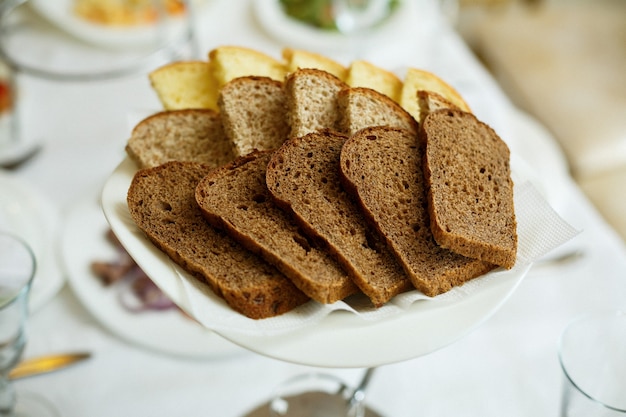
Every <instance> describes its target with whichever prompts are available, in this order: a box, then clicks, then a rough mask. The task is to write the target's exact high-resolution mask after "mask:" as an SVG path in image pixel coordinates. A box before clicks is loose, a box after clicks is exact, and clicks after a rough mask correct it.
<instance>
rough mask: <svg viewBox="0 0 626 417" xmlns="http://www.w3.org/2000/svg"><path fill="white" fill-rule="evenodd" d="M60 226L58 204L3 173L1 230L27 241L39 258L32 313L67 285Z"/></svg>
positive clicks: (24, 183)
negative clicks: (59, 243) (59, 250)
mask: <svg viewBox="0 0 626 417" xmlns="http://www.w3.org/2000/svg"><path fill="white" fill-rule="evenodd" d="M58 225H59V216H58V213H57V212H56V210H55V209H54V204H52V203H51V202H49V201H48V200H47V199H46V198H44V196H43V194H42V193H41V192H39V191H38V190H36V189H35V188H34V187H32V186H31V185H30V184H29V183H27V182H25V181H22V180H19V179H18V178H16V177H13V176H11V175H9V174H6V173H4V172H3V171H1V170H0V230H6V231H8V232H11V233H13V234H15V235H17V236H19V237H21V238H22V239H24V240H25V241H26V242H27V243H28V244H29V245H30V247H31V249H32V250H33V253H34V254H35V258H36V259H37V271H36V272H35V279H34V281H33V287H32V289H31V294H30V306H29V307H30V311H31V313H32V312H36V311H37V310H39V309H40V308H41V307H42V306H43V305H44V304H45V303H46V302H48V301H49V300H50V299H51V298H52V297H54V296H55V295H56V293H57V292H58V291H59V290H60V289H61V287H62V286H63V283H64V279H63V274H62V272H61V269H60V267H59V263H58V258H57V256H58V253H57V246H56V242H57V239H56V238H57V230H58Z"/></svg>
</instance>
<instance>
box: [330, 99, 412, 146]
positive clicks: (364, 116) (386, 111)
mask: <svg viewBox="0 0 626 417" xmlns="http://www.w3.org/2000/svg"><path fill="white" fill-rule="evenodd" d="M337 103H338V108H339V114H340V121H339V130H340V131H341V132H342V133H345V134H347V135H350V136H351V135H354V134H355V133H356V132H357V131H358V130H360V129H363V128H365V127H370V126H384V125H388V126H393V127H399V128H402V129H407V130H410V131H412V132H415V133H416V134H417V129H418V125H417V122H416V121H415V119H413V116H411V115H410V114H409V113H408V112H407V111H406V110H404V109H403V108H402V107H400V105H399V104H398V103H396V102H395V101H393V100H392V99H390V98H389V97H387V96H386V95H384V94H382V93H379V92H378V91H375V90H372V89H370V88H365V87H353V88H346V89H343V90H341V91H340V92H339V95H338V97H337Z"/></svg>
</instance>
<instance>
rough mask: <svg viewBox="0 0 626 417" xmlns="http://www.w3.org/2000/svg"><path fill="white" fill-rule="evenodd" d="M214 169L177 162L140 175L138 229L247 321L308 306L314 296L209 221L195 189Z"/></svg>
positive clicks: (132, 198)
mask: <svg viewBox="0 0 626 417" xmlns="http://www.w3.org/2000/svg"><path fill="white" fill-rule="evenodd" d="M210 170H211V168H210V167H208V166H205V165H201V164H197V163H194V162H178V161H172V162H168V163H166V164H163V165H159V166H158V167H155V168H148V169H144V170H140V171H137V173H136V174H135V176H134V177H133V180H132V182H131V185H130V188H129V190H128V197H127V200H128V209H129V211H130V215H131V217H132V219H133V220H134V222H135V223H136V225H137V226H138V227H139V229H141V230H142V231H143V232H144V233H145V235H146V236H147V237H148V239H149V240H150V241H151V242H152V243H153V244H154V245H155V246H156V247H158V248H159V249H161V250H162V251H163V252H165V253H166V254H167V255H168V256H169V257H170V258H171V259H172V260H173V261H174V262H175V263H177V264H178V265H179V266H180V267H182V268H183V269H184V270H186V271H187V272H189V273H190V274H192V275H194V276H196V277H198V278H199V279H201V280H202V281H204V282H205V283H206V284H208V286H209V287H210V288H211V290H213V292H214V293H215V294H216V295H218V296H219V297H222V298H223V299H224V300H225V301H226V303H227V304H228V305H229V306H230V307H231V308H233V309H234V310H236V311H238V312H239V313H241V314H243V315H245V316H247V317H250V318H253V319H261V318H266V317H273V316H277V315H279V314H282V313H285V312H287V311H289V310H291V309H293V308H295V307H297V306H298V305H300V304H303V303H305V302H306V301H307V300H308V297H307V296H306V295H304V294H303V293H302V292H301V291H300V290H298V289H297V288H296V287H295V286H294V285H293V284H292V282H291V281H290V280H289V279H287V278H286V277H285V276H284V275H282V274H281V273H280V272H278V271H277V270H276V269H275V268H274V267H272V266H270V265H269V264H267V263H266V262H265V261H263V260H262V259H261V258H259V257H257V256H256V255H254V254H252V253H251V252H248V251H247V250H245V249H244V248H243V247H241V246H240V245H239V244H237V243H236V242H235V241H233V240H232V239H230V238H229V237H228V236H226V235H225V234H223V233H221V232H218V231H216V229H214V228H213V227H211V226H210V225H209V224H208V223H207V222H206V220H205V219H204V217H203V216H202V212H201V211H200V208H199V207H198V205H197V203H196V200H195V189H196V186H197V184H198V183H199V182H200V180H201V179H202V178H203V177H204V176H206V175H207V174H208V173H209V171H210Z"/></svg>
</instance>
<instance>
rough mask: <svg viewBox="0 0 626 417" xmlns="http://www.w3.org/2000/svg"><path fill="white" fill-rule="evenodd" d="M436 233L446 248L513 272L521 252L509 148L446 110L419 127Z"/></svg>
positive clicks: (463, 115) (470, 119)
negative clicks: (423, 146) (423, 147)
mask: <svg viewBox="0 0 626 417" xmlns="http://www.w3.org/2000/svg"><path fill="white" fill-rule="evenodd" d="M420 140H421V141H423V143H424V144H425V146H426V152H425V154H424V163H423V169H424V176H425V178H426V183H427V186H428V188H427V190H428V194H427V195H428V210H429V215H430V223H431V229H432V232H433V235H434V237H435V240H436V241H437V243H439V244H440V245H441V246H443V247H445V248H448V249H450V250H453V251H454V252H457V253H459V254H462V255H464V256H467V257H470V258H476V259H482V260H484V261H486V262H490V263H493V264H496V265H500V266H503V267H505V268H507V269H510V268H512V267H513V265H514V264H515V259H516V254H517V230H516V229H517V222H516V218H515V210H514V201H513V181H512V180H511V169H510V165H509V164H510V152H509V148H508V146H507V145H506V143H504V142H503V141H502V139H500V137H499V136H498V135H497V134H496V133H495V132H494V131H493V129H491V128H490V127H489V126H488V125H486V124H485V123H483V122H481V121H479V120H478V119H477V118H476V117H475V116H474V115H473V114H471V113H467V112H464V111H461V110H453V109H444V110H438V111H435V112H433V113H430V114H429V115H428V116H427V117H426V119H425V120H424V123H423V124H422V126H421V129H420Z"/></svg>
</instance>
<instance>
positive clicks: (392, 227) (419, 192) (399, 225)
mask: <svg viewBox="0 0 626 417" xmlns="http://www.w3.org/2000/svg"><path fill="white" fill-rule="evenodd" d="M422 154H423V147H422V146H420V143H419V142H418V140H417V134H416V133H414V132H410V131H407V130H403V129H397V128H392V127H388V126H378V127H370V128H366V129H363V130H360V131H359V132H358V133H357V134H355V135H354V136H352V137H351V138H350V139H348V141H347V142H346V143H345V144H344V146H343V148H342V151H341V165H340V166H341V174H342V179H343V183H344V186H345V188H346V190H348V191H349V192H351V194H353V195H354V196H355V198H356V199H357V201H358V202H359V205H360V206H361V209H362V210H363V213H364V214H365V215H366V217H367V218H368V219H369V221H370V223H371V224H372V225H373V226H374V227H376V228H377V229H378V231H379V232H380V233H381V235H382V236H384V237H385V240H386V242H387V245H388V247H389V248H390V249H391V250H392V251H393V253H394V254H395V256H396V258H397V259H398V261H399V262H400V263H401V265H402V266H403V268H404V270H405V272H406V273H407V275H408V276H409V278H410V279H411V282H412V283H413V285H414V286H415V288H417V289H419V290H420V291H421V292H423V293H424V294H426V295H428V296H431V297H432V296H436V295H438V294H441V293H444V292H446V291H448V290H450V289H452V288H453V287H455V286H458V285H461V284H463V283H465V282H466V281H468V280H471V279H473V278H475V277H477V276H480V275H482V274H484V273H486V272H488V271H490V270H492V269H493V268H494V265H491V264H489V263H486V262H483V261H479V260H476V259H470V258H466V257H464V256H460V255H458V254H456V253H453V252H451V251H449V250H447V249H444V248H441V247H440V246H439V245H437V243H436V242H435V240H434V239H433V235H432V233H431V231H430V224H429V218H428V207H427V206H428V204H427V199H426V189H425V184H424V174H423V171H422V167H421V164H422Z"/></svg>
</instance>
